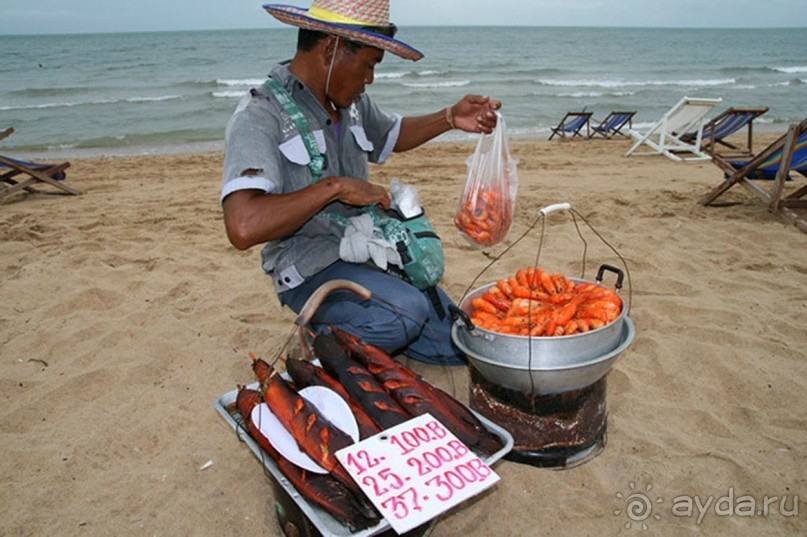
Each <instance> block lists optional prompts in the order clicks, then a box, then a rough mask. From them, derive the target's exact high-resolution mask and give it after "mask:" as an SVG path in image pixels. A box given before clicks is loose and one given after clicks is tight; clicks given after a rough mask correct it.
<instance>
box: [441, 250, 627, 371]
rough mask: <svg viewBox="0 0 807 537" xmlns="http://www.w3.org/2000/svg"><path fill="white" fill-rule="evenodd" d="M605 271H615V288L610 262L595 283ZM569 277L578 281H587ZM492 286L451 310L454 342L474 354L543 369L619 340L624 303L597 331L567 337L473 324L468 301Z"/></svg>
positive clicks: (619, 280) (607, 348)
mask: <svg viewBox="0 0 807 537" xmlns="http://www.w3.org/2000/svg"><path fill="white" fill-rule="evenodd" d="M606 270H609V271H613V272H616V273H617V276H618V278H617V283H616V287H617V288H621V287H622V271H621V270H619V269H617V268H615V267H612V266H610V265H603V266H602V267H600V270H599V271H598V273H597V283H600V282H601V281H602V279H603V273H604V272H605V271H606ZM570 279H571V280H574V281H575V282H576V283H578V284H579V283H583V282H585V281H586V280H581V279H576V278H570ZM494 285H496V284H495V283H491V284H488V285H485V286H483V287H480V288H478V289H475V290H474V291H472V292H471V293H469V294H468V295H466V297H465V298H464V299H463V300H462V302H460V305H459V311H457V310H456V309H455V310H454V316H455V321H454V326H453V327H452V337H453V338H454V341H455V343H457V345H460V346H461V348H467V349H468V350H469V351H471V352H472V353H474V354H476V355H479V356H483V357H485V358H486V359H488V360H494V361H496V362H497V363H501V364H508V365H512V366H514V367H516V368H524V369H526V368H528V367H533V368H537V369H546V368H553V367H565V366H570V365H574V364H580V363H584V362H587V361H589V360H591V359H592V358H596V357H598V356H602V355H603V354H606V353H608V352H610V351H612V350H614V349H615V348H616V347H617V346H618V345H619V344H620V342H621V338H622V335H623V334H622V333H623V324H624V322H625V318H626V317H627V309H628V308H627V307H625V305H624V304H623V306H622V311H621V312H620V314H619V317H617V318H616V319H615V320H614V321H612V322H610V323H608V324H607V325H605V326H603V327H601V328H598V329H596V330H591V331H589V332H584V333H579V334H573V335H570V336H554V337H530V336H515V335H512V334H502V333H499V332H494V331H492V330H485V329H483V328H479V327H477V326H474V325H473V324H472V323H471V322H470V318H469V317H468V316H469V314H470V313H471V311H472V309H473V306H471V302H472V301H473V300H474V299H475V298H477V297H481V296H482V295H483V294H485V293H486V292H488V290H489V289H490V288H491V287H493V286H494Z"/></svg>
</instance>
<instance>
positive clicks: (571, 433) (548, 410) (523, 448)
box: [470, 367, 607, 469]
mask: <svg viewBox="0 0 807 537" xmlns="http://www.w3.org/2000/svg"><path fill="white" fill-rule="evenodd" d="M605 388H606V377H603V378H601V379H600V380H598V381H596V382H595V383H594V384H592V385H590V386H587V387H585V388H581V389H577V390H572V391H568V392H564V393H554V394H533V393H525V392H521V391H517V390H512V389H509V388H505V387H502V386H499V385H496V384H494V383H493V382H491V381H489V380H488V379H486V378H485V377H484V376H483V375H482V374H480V373H479V371H477V370H476V369H475V368H474V367H471V375H470V407H471V408H472V409H473V410H475V411H476V412H478V413H479V414H481V415H483V416H485V417H486V418H488V419H489V420H491V421H493V422H495V423H497V424H499V425H500V426H501V427H502V428H504V429H506V430H507V431H509V432H510V434H511V435H512V436H513V449H512V450H511V451H510V452H509V453H508V454H506V455H505V456H504V458H505V459H507V460H510V461H513V462H517V463H522V464H529V465H531V466H537V467H542V468H556V469H568V468H574V467H576V466H579V465H581V464H584V463H586V462H588V461H590V460H591V459H593V458H595V457H596V456H597V455H599V454H600V453H601V452H602V450H603V449H604V448H605V441H606V428H607V411H606V404H605V393H606V389H605Z"/></svg>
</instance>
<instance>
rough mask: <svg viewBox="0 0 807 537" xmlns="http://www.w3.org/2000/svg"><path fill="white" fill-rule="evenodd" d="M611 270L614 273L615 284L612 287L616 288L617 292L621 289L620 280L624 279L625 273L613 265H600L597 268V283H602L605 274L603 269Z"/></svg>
mask: <svg viewBox="0 0 807 537" xmlns="http://www.w3.org/2000/svg"><path fill="white" fill-rule="evenodd" d="M606 270H607V271H609V272H613V273H614V274H616V284H614V288H616V290H617V292H618V291H619V290H620V289H622V280H624V279H625V273H624V272H622V270H621V269H619V268H617V267H615V266H613V265H608V264H604V265H600V268H599V270H597V283H599V284H602V279H603V276H604V275H605V271H606Z"/></svg>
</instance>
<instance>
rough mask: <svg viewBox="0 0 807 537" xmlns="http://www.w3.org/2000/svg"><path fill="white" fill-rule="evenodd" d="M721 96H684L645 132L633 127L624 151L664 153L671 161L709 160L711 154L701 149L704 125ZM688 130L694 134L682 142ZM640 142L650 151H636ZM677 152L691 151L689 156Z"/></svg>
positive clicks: (648, 153)
mask: <svg viewBox="0 0 807 537" xmlns="http://www.w3.org/2000/svg"><path fill="white" fill-rule="evenodd" d="M721 101H722V99H699V98H692V97H684V98H683V99H681V100H680V101H678V104H676V105H675V106H673V107H672V108H671V109H670V110H669V111H668V112H667V113H665V114H664V115H663V116H661V119H659V120H658V121H657V122H656V123H655V124H654V125H653V126H652V127H651V128H650V130H648V131H647V132H645V133H639V132H636V131H634V130H629V131H628V132H629V133H630V135H631V136H632V137H633V139H634V140H635V143H634V144H633V147H631V148H630V150H628V152H627V153H625V156H626V157H629V156H631V155H666V156H667V157H669V158H671V159H673V160H678V161H680V160H708V159H709V158H710V157H709V155H707V154H706V153H704V152H703V151H701V139H702V137H703V125H704V123H705V121H706V114H708V113H709V111H710V110H712V108H714V107H715V106H717V105H718V104H720V102H721ZM690 132H694V133H695V138H694V139H693V140H690V141H687V142H685V141H684V140H682V139H681V138H682V137H683V136H684V135H685V134H687V133H690ZM642 145H648V146H650V148H651V149H652V151H646V152H642V153H637V152H636V150H637V149H639V147H641V146H642ZM677 153H691V154H692V155H693V156H691V157H681V156H680V155H678V154H677Z"/></svg>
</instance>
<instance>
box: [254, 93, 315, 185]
mask: <svg viewBox="0 0 807 537" xmlns="http://www.w3.org/2000/svg"><path fill="white" fill-rule="evenodd" d="M263 85H264V86H266V88H267V89H268V90H269V91H271V92H272V95H274V96H275V98H276V99H277V101H278V102H279V103H280V106H282V107H283V110H285V111H286V113H287V114H288V115H289V117H290V118H291V120H292V122H293V123H294V125H295V127H297V131H298V132H299V133H300V136H301V137H302V139H303V143H304V144H305V148H306V149H307V150H308V156H309V157H311V160H310V161H309V163H308V167H309V168H310V169H311V173H312V174H313V175H314V182H315V183H316V182H317V181H319V180H320V178H321V177H322V170H323V168H324V167H325V157H324V156H322V153H320V152H319V145H318V144H317V139H316V138H315V137H314V135H313V134H312V133H311V131H310V130H309V128H308V120H307V119H306V117H305V115H304V114H303V113H302V112H301V111H300V107H299V106H297V103H296V102H294V99H292V98H291V95H289V92H288V91H286V88H284V87H283V86H281V85H280V83H279V82H278V81H277V80H274V79H272V78H267V79H266V82H264V83H263Z"/></svg>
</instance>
